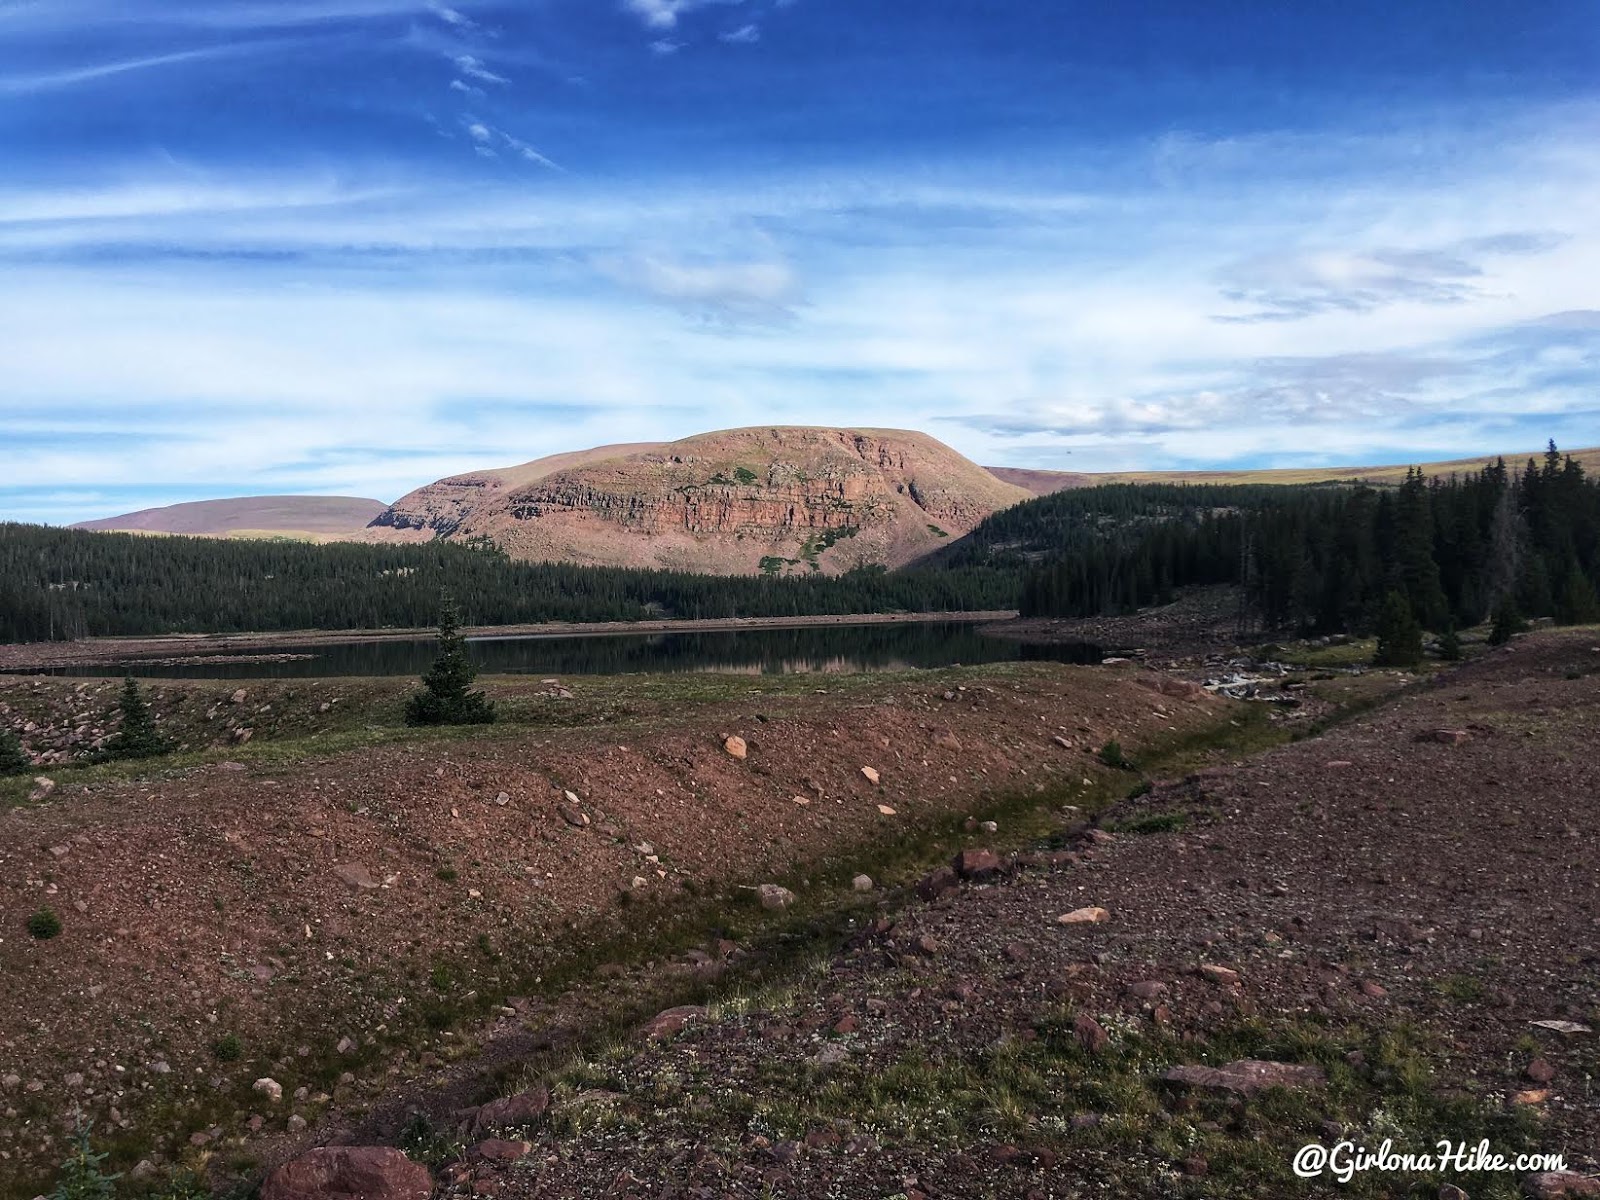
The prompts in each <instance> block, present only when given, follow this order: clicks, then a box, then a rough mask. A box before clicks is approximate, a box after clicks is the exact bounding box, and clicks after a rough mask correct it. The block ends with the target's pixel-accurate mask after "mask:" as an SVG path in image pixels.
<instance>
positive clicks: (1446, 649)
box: [1439, 621, 1461, 662]
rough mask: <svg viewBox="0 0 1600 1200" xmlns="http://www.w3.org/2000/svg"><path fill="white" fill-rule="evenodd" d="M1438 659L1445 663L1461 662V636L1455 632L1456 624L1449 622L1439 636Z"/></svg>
mask: <svg viewBox="0 0 1600 1200" xmlns="http://www.w3.org/2000/svg"><path fill="white" fill-rule="evenodd" d="M1439 657H1440V658H1442V659H1444V661H1445V662H1460V661H1461V635H1460V634H1459V633H1457V632H1456V623H1455V622H1454V621H1451V622H1450V624H1449V625H1447V626H1445V630H1444V632H1443V633H1442V634H1440V635H1439Z"/></svg>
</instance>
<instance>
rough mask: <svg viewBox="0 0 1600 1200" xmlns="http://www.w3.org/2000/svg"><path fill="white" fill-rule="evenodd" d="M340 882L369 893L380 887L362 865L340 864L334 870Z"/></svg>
mask: <svg viewBox="0 0 1600 1200" xmlns="http://www.w3.org/2000/svg"><path fill="white" fill-rule="evenodd" d="M333 873H334V875H336V876H337V877H338V878H339V879H340V881H342V882H343V883H346V884H348V885H349V886H350V887H353V888H356V889H358V890H360V891H367V890H370V889H372V888H375V887H377V886H378V881H377V879H376V878H374V877H373V874H372V872H371V871H369V870H368V869H367V868H366V867H365V866H363V865H362V864H361V863H340V864H339V865H338V866H336V867H334V869H333Z"/></svg>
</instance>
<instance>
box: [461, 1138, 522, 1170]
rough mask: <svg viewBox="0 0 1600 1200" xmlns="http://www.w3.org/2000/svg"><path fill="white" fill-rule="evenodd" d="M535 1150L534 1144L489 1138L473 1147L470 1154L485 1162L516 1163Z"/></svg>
mask: <svg viewBox="0 0 1600 1200" xmlns="http://www.w3.org/2000/svg"><path fill="white" fill-rule="evenodd" d="M532 1149H533V1143H532V1142H511V1141H506V1140H505V1139H503V1138H489V1139H487V1140H486V1141H482V1142H479V1143H478V1144H477V1145H476V1146H474V1147H472V1149H471V1150H470V1151H468V1153H469V1154H471V1156H472V1157H473V1158H476V1159H479V1160H481V1161H483V1162H492V1163H500V1164H502V1165H505V1164H509V1163H514V1162H516V1161H517V1160H518V1159H519V1158H523V1157H525V1156H526V1155H527V1154H528V1153H529V1151H531V1150H532Z"/></svg>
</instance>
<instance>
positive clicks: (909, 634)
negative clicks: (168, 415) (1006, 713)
mask: <svg viewBox="0 0 1600 1200" xmlns="http://www.w3.org/2000/svg"><path fill="white" fill-rule="evenodd" d="M467 646H468V651H469V653H470V654H471V655H472V658H473V661H474V662H476V663H477V664H478V667H479V669H480V670H481V671H483V672H484V673H485V674H488V675H502V674H513V675H539V676H555V677H560V676H563V675H624V674H635V673H655V672H683V671H723V672H737V673H740V674H749V675H788V674H798V673H823V674H826V673H850V672H857V671H896V670H907V669H912V668H918V667H947V666H950V665H952V664H955V663H992V662H1015V661H1023V660H1039V661H1048V662H1073V663H1098V662H1099V661H1100V659H1101V658H1102V657H1103V655H1104V652H1103V651H1102V650H1101V648H1100V647H1098V646H1093V645H1089V644H1087V643H1081V642H1080V643H1069V644H1064V645H1055V646H1033V645H1027V644H1024V643H1022V642H1018V641H1014V640H1012V639H1010V638H996V637H985V636H984V635H982V634H980V633H979V632H978V631H977V627H976V625H974V624H972V623H968V622H960V621H931V622H907V623H906V624H902V625H888V624H876V625H827V626H810V627H799V628H774V627H771V626H768V627H766V628H761V629H736V630H714V631H705V630H699V631H685V632H683V633H614V634H581V635H565V634H540V635H535V636H511V637H479V638H472V639H470V640H469V641H468V643H467ZM287 653H290V654H293V655H295V657H292V658H288V659H287V660H285V661H266V662H250V661H238V660H236V659H234V658H232V657H230V656H227V655H217V656H215V657H212V658H208V659H206V660H205V661H203V662H197V661H183V662H173V661H162V660H155V661H151V662H130V663H127V664H121V665H117V666H106V665H99V666H94V665H84V666H73V667H67V668H62V669H58V670H55V671H52V672H50V674H57V675H80V676H105V675H119V674H122V673H123V672H124V671H127V672H131V673H132V674H134V675H136V676H139V677H141V678H169V679H254V678H318V677H324V676H337V675H417V674H420V673H421V672H422V671H423V670H424V669H425V668H426V667H427V666H428V664H429V663H430V662H431V661H432V660H433V656H434V654H435V642H434V640H433V639H432V638H394V639H386V640H383V641H351V642H334V643H325V644H321V645H317V646H314V647H297V648H294V649H293V650H291V651H288V652H287ZM301 655H304V656H305V657H300V656H301Z"/></svg>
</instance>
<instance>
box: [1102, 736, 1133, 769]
mask: <svg viewBox="0 0 1600 1200" xmlns="http://www.w3.org/2000/svg"><path fill="white" fill-rule="evenodd" d="M1099 758H1100V761H1101V762H1103V763H1105V765H1106V766H1108V767H1111V768H1112V769H1113V770H1117V771H1132V770H1134V765H1133V763H1132V761H1130V760H1129V758H1128V756H1127V755H1126V754H1124V753H1123V752H1122V744H1121V743H1120V742H1118V741H1117V740H1116V739H1115V738H1113V739H1112V740H1111V741H1109V742H1107V743H1106V744H1105V745H1104V746H1101V747H1100V754H1099Z"/></svg>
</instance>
